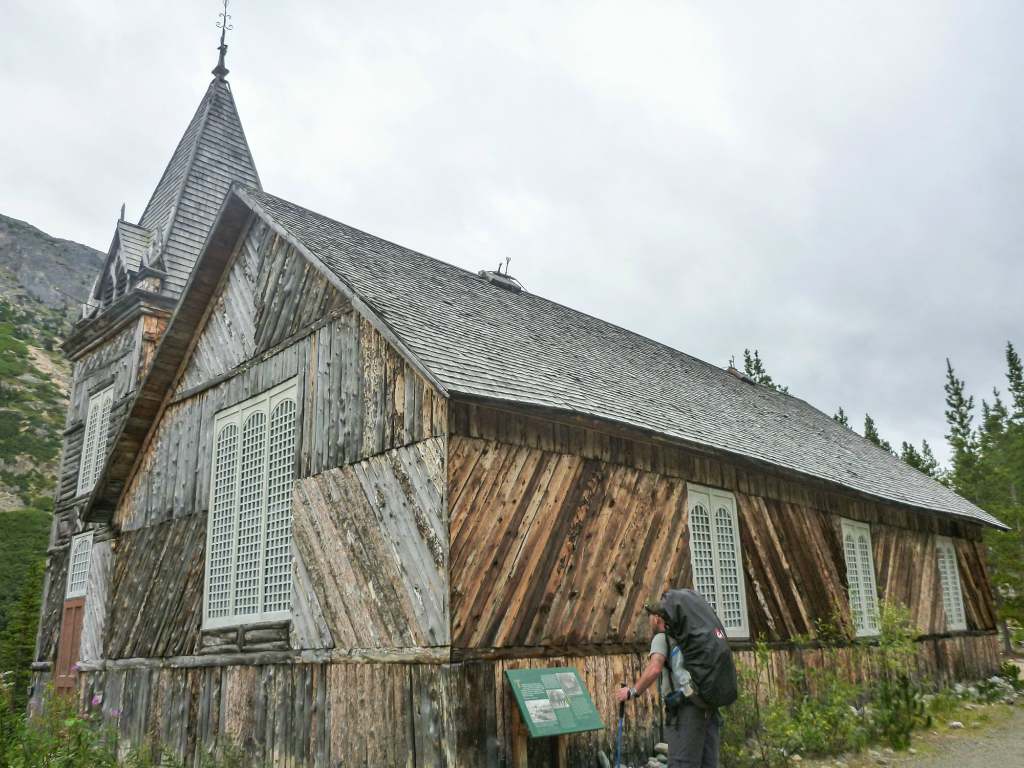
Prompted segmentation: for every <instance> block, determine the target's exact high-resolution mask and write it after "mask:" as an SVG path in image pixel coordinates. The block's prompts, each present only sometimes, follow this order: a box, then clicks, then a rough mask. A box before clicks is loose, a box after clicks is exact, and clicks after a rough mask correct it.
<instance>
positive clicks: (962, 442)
mask: <svg viewBox="0 0 1024 768" xmlns="http://www.w3.org/2000/svg"><path fill="white" fill-rule="evenodd" d="M945 390H946V409H947V410H946V423H947V424H948V425H949V432H947V433H946V440H947V441H948V442H949V447H950V448H952V449H953V470H952V473H951V474H952V480H953V485H954V487H955V488H956V489H957V490H958V491H959V492H960V493H963V494H964V495H966V496H967V497H968V498H971V497H972V496H973V489H972V483H973V482H974V480H975V470H976V469H977V464H978V446H977V440H976V438H975V434H974V427H973V425H972V422H973V421H974V397H971V396H968V395H967V394H966V385H965V383H964V380H963V379H958V378H957V377H956V372H955V371H954V370H953V365H952V363H950V361H949V358H946V386H945Z"/></svg>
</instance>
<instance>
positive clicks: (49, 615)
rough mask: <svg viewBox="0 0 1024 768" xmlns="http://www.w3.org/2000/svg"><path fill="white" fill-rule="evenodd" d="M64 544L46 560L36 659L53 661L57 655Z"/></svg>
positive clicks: (65, 566) (65, 558) (64, 581)
mask: <svg viewBox="0 0 1024 768" xmlns="http://www.w3.org/2000/svg"><path fill="white" fill-rule="evenodd" d="M69 549H70V547H69V546H65V547H62V548H60V549H55V550H53V551H52V552H51V553H50V557H49V558H48V559H47V562H46V583H45V590H44V593H43V594H44V598H43V607H42V610H41V611H40V613H39V630H38V635H37V637H38V642H37V643H36V661H53V660H54V659H55V658H56V656H57V640H58V637H59V635H60V620H61V616H62V615H63V614H62V612H63V609H64V592H65V588H66V586H67V578H68V551H69Z"/></svg>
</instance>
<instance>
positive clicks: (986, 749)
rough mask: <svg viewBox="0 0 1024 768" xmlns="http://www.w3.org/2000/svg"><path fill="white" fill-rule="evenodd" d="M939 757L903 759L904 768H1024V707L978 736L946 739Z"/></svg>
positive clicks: (940, 744) (939, 744) (901, 761)
mask: <svg viewBox="0 0 1024 768" xmlns="http://www.w3.org/2000/svg"><path fill="white" fill-rule="evenodd" d="M935 746H936V747H937V748H938V750H939V752H938V754H934V755H928V756H922V757H916V758H912V759H910V760H906V761H903V760H900V761H899V762H898V763H896V764H897V765H899V766H900V768H904V767H905V768H1024V706H1018V707H1015V708H1014V710H1013V714H1012V715H1011V717H1010V718H1009V719H1008V720H1007V721H1006V722H1004V723H1000V724H999V725H996V726H992V727H990V728H985V729H984V730H983V731H982V732H981V733H979V734H978V736H976V737H974V736H971V737H967V738H964V737H960V736H958V737H957V738H952V739H948V740H943V741H942V742H939V743H937V744H936V745H935Z"/></svg>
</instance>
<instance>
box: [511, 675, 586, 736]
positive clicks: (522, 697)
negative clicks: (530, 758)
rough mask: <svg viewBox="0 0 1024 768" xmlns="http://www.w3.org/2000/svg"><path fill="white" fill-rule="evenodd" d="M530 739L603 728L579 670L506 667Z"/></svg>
mask: <svg viewBox="0 0 1024 768" xmlns="http://www.w3.org/2000/svg"><path fill="white" fill-rule="evenodd" d="M505 675H506V677H508V682H509V684H510V685H511V686H512V693H513V695H515V697H516V703H517V704H518V705H519V713H520V714H521V715H522V716H523V722H524V723H526V727H527V728H528V729H529V731H530V737H531V738H537V737H538V736H558V735H559V734H563V733H579V732H580V731H597V730H600V729H602V728H604V723H603V722H602V721H601V716H600V715H598V714H597V710H596V709H595V708H594V702H593V701H591V699H590V694H589V693H588V692H587V689H586V686H584V685H583V681H582V680H580V675H579V672H577V671H576V670H575V669H573V668H572V667H555V668H548V669H506V670H505Z"/></svg>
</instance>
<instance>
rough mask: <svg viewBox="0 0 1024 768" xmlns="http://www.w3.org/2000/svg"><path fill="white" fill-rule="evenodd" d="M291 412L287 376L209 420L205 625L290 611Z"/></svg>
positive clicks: (256, 619) (293, 407)
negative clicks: (211, 443)
mask: <svg viewBox="0 0 1024 768" xmlns="http://www.w3.org/2000/svg"><path fill="white" fill-rule="evenodd" d="M296 410H297V409H296V384H295V380H294V379H293V380H291V381H287V382H285V383H284V384H281V385H279V386H277V387H275V388H274V389H272V390H270V391H268V392H264V393H263V394H261V395H258V396H256V397H254V398H252V399H250V400H247V401H245V402H244V403H239V404H238V405H235V406H232V407H231V408H227V409H225V410H223V411H221V412H220V413H218V414H217V416H216V417H215V419H214V434H215V435H216V439H215V443H214V450H213V458H212V461H213V467H212V472H211V483H210V517H209V520H208V522H207V558H206V602H205V611H204V626H205V627H207V628H212V627H222V626H231V625H233V624H239V623H255V622H260V621H275V620H279V619H285V618H288V617H289V615H290V609H291V586H292V584H291V565H292V561H291V533H292V506H291V497H292V496H291V494H292V481H293V479H294V475H295V431H296V427H295V417H296Z"/></svg>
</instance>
